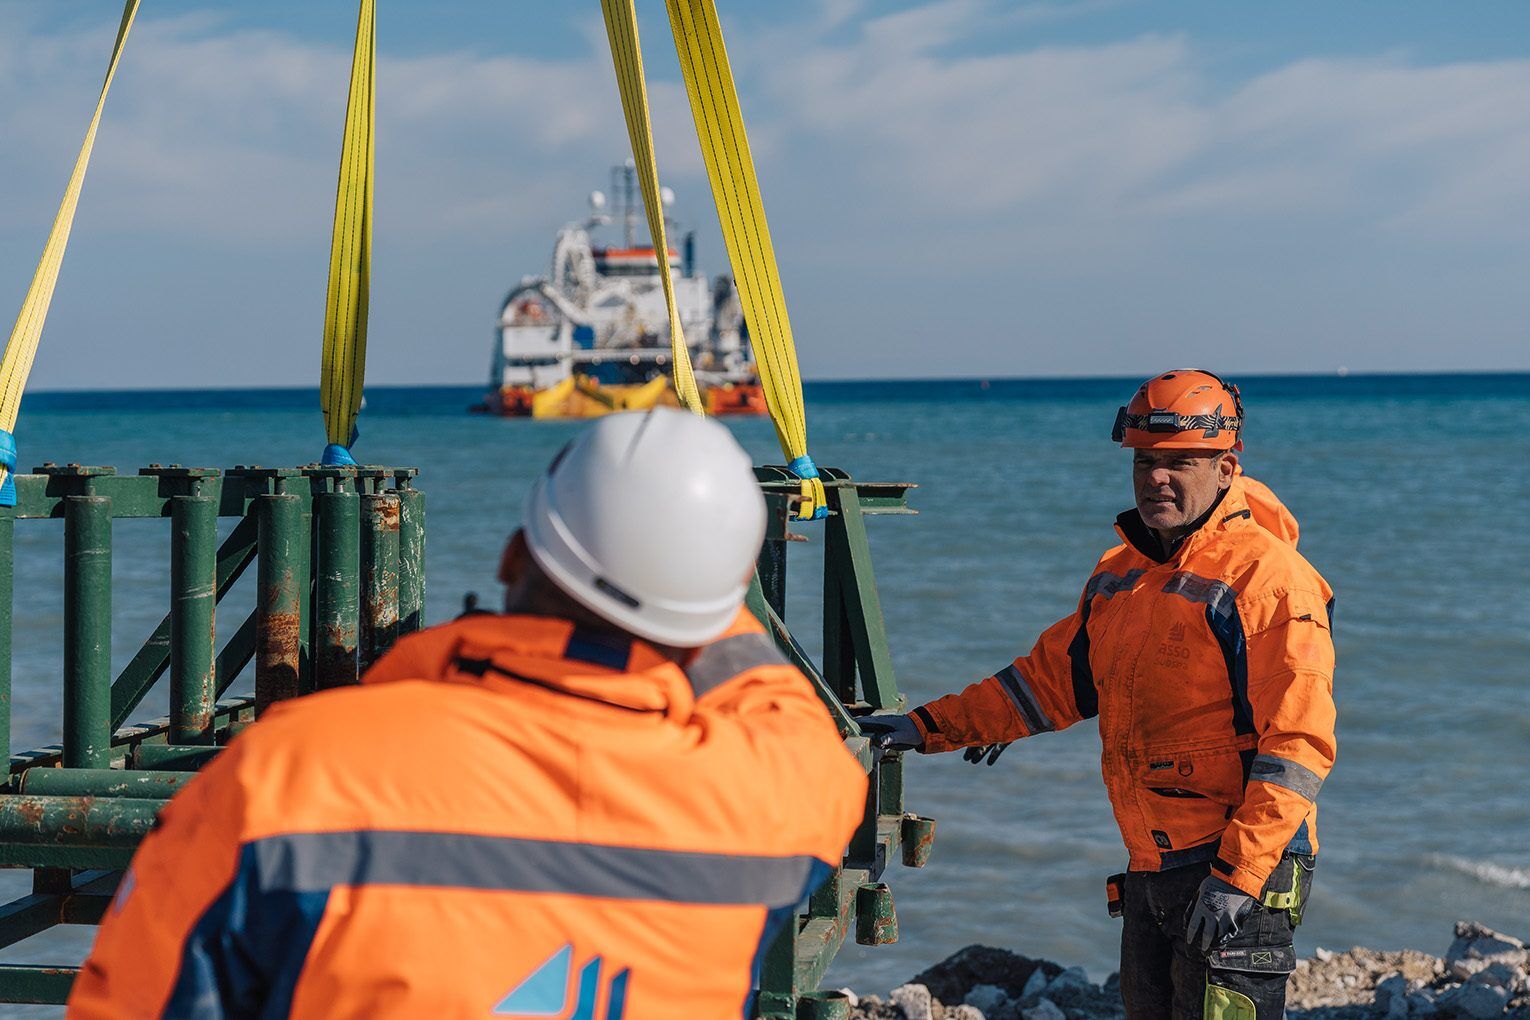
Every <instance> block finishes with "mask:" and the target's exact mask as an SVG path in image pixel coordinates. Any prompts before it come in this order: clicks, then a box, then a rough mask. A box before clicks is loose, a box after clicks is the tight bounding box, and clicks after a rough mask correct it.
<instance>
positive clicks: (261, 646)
mask: <svg viewBox="0 0 1530 1020" xmlns="http://www.w3.org/2000/svg"><path fill="white" fill-rule="evenodd" d="M262 594H263V595H264V594H266V593H264V592H263V593H262ZM262 601H264V602H266V603H267V604H269V602H271V601H275V600H274V599H263V600H262ZM302 639H303V618H302V614H301V613H299V612H297V611H295V610H294V611H293V612H290V613H275V612H270V611H267V610H262V612H261V613H260V615H259V616H258V617H257V618H256V636H255V706H256V708H255V710H256V713H257V714H259V713H261V712H264V711H265V710H266V708H267V707H268V706H270V705H272V704H274V703H275V702H278V701H285V700H286V699H288V698H295V697H297V696H298V694H299V693H301V692H300V691H299V689H298V674H299V667H300V665H301V663H302Z"/></svg>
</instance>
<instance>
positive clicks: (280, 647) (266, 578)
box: [255, 494, 308, 714]
mask: <svg viewBox="0 0 1530 1020" xmlns="http://www.w3.org/2000/svg"><path fill="white" fill-rule="evenodd" d="M255 514H256V519H257V520H258V522H259V528H260V539H259V545H260V561H259V566H258V568H257V569H256V575H257V578H256V594H255V635H256V636H255V711H256V713H257V714H259V713H263V712H265V710H266V709H267V708H268V707H270V706H271V705H272V704H274V703H275V702H278V701H283V700H285V699H287V698H295V697H297V696H298V695H299V694H301V693H302V687H301V679H300V678H301V675H302V664H303V657H302V656H303V649H302V634H303V627H302V619H303V615H302V609H303V607H302V601H303V570H302V558H303V556H304V555H305V554H306V551H307V547H308V532H307V529H306V528H305V527H304V526H303V501H302V500H301V499H300V498H299V497H297V496H292V495H285V494H280V495H268V496H260V497H258V498H257V499H256V500H255Z"/></svg>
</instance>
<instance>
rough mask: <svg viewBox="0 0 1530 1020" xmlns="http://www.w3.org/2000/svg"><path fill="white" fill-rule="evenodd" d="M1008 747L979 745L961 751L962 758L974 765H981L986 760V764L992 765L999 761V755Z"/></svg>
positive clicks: (1005, 745) (1002, 745)
mask: <svg viewBox="0 0 1530 1020" xmlns="http://www.w3.org/2000/svg"><path fill="white" fill-rule="evenodd" d="M1008 746H1009V745H1008V744H979V745H977V746H976V747H969V748H967V749H966V750H965V751H963V752H962V758H963V759H964V760H966V761H969V762H971V763H972V764H974V765H980V764H982V762H983V759H984V758H987V759H988V764H990V765H992V764H993V763H994V762H996V761H998V760H999V755H1001V754H1003V753H1004V749H1005V748H1006V747H1008Z"/></svg>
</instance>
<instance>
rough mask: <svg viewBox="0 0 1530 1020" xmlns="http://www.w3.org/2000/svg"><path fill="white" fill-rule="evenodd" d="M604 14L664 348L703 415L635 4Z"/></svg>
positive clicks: (683, 398)
mask: <svg viewBox="0 0 1530 1020" xmlns="http://www.w3.org/2000/svg"><path fill="white" fill-rule="evenodd" d="M600 7H601V10H602V12H603V13H604V14H605V16H606V35H607V37H608V38H609V39H610V40H611V61H612V63H613V64H615V66H616V82H617V85H618V87H619V88H620V90H621V96H622V112H623V113H624V114H625V115H626V118H627V136H628V137H629V138H630V139H631V140H632V160H633V164H634V166H635V167H636V169H637V178H638V184H639V186H640V187H642V189H643V211H644V212H645V213H647V215H648V235H649V237H650V238H652V239H653V249H654V258H656V259H657V260H658V263H659V281H660V283H662V284H663V286H664V301H665V306H666V308H667V309H668V312H669V347H670V356H671V359H672V360H673V362H674V378H675V395H676V396H678V397H679V398H680V403H681V404H682V405H684V406H685V408H686V409H687V410H689V411H692V412H694V413H695V414H705V413H706V409H705V407H704V406H703V405H702V403H701V391H700V390H698V389H697V388H696V373H695V371H694V369H693V368H692V367H691V352H690V348H689V346H688V345H687V344H686V341H685V331H684V330H683V329H682V328H681V325H680V309H679V306H678V305H677V304H676V303H675V282H674V277H673V272H672V269H671V267H670V264H669V242H668V240H667V239H666V237H665V232H664V204H663V202H662V200H661V198H660V195H659V168H658V163H657V162H656V161H655V159H654V154H653V127H652V124H651V122H650V119H649V114H648V83H647V80H646V79H645V77H644V74H643V57H642V51H641V49H640V48H639V47H640V44H639V41H638V26H637V8H636V7H635V5H634V0H601V2H600Z"/></svg>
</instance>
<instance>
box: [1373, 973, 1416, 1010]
mask: <svg viewBox="0 0 1530 1020" xmlns="http://www.w3.org/2000/svg"><path fill="white" fill-rule="evenodd" d="M1395 1002H1401V1003H1402V1004H1403V1012H1404V1013H1406V1012H1407V1010H1408V979H1407V978H1405V977H1403V976H1402V975H1401V974H1393V975H1391V976H1390V977H1385V978H1382V979H1381V980H1380V981H1379V982H1377V984H1376V1008H1377V1009H1379V1010H1381V1011H1382V1012H1383V1013H1391V1012H1393V1003H1395Z"/></svg>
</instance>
